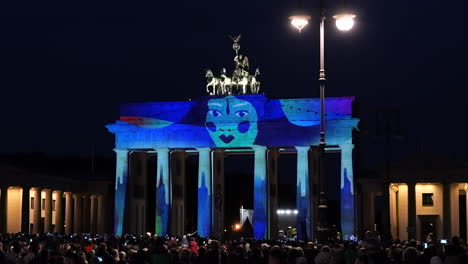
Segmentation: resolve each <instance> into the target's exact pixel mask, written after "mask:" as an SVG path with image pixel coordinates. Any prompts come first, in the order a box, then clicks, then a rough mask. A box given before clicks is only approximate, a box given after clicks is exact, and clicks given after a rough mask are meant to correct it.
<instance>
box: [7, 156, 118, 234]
mask: <svg viewBox="0 0 468 264" xmlns="http://www.w3.org/2000/svg"><path fill="white" fill-rule="evenodd" d="M50 170H53V168H50ZM0 173H1V174H2V182H1V183H0V233H18V232H24V233H32V234H38V233H47V232H57V233H82V232H91V233H104V232H109V231H110V230H109V229H108V227H109V226H110V225H109V221H110V219H111V217H110V214H109V205H108V203H109V202H110V201H112V198H110V199H109V197H112V195H113V194H112V193H110V192H109V190H112V189H109V188H108V186H110V185H111V182H110V181H106V180H95V181H80V180H76V179H70V178H67V177H57V176H53V174H52V173H44V172H34V170H32V171H31V169H30V168H28V169H25V168H24V167H17V166H11V165H10V164H5V163H1V162H0Z"/></svg>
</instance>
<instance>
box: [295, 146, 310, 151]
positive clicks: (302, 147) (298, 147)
mask: <svg viewBox="0 0 468 264" xmlns="http://www.w3.org/2000/svg"><path fill="white" fill-rule="evenodd" d="M294 148H295V149H296V150H297V152H301V151H306V152H307V151H309V150H310V146H294Z"/></svg>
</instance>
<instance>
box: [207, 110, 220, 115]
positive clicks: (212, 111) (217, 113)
mask: <svg viewBox="0 0 468 264" xmlns="http://www.w3.org/2000/svg"><path fill="white" fill-rule="evenodd" d="M208 112H209V113H210V114H211V115H212V116H214V117H217V116H220V115H221V112H220V111H218V110H214V109H211V110H209V111H208Z"/></svg>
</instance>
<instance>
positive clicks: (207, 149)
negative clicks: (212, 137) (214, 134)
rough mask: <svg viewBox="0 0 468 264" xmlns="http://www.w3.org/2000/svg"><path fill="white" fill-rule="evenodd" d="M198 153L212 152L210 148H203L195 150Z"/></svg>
mask: <svg viewBox="0 0 468 264" xmlns="http://www.w3.org/2000/svg"><path fill="white" fill-rule="evenodd" d="M195 149H196V150H197V151H198V152H206V151H211V148H210V147H203V148H195Z"/></svg>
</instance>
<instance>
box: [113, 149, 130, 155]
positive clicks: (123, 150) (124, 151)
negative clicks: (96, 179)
mask: <svg viewBox="0 0 468 264" xmlns="http://www.w3.org/2000/svg"><path fill="white" fill-rule="evenodd" d="M114 152H115V153H117V154H119V153H126V152H127V153H128V149H117V148H115V149H114Z"/></svg>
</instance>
